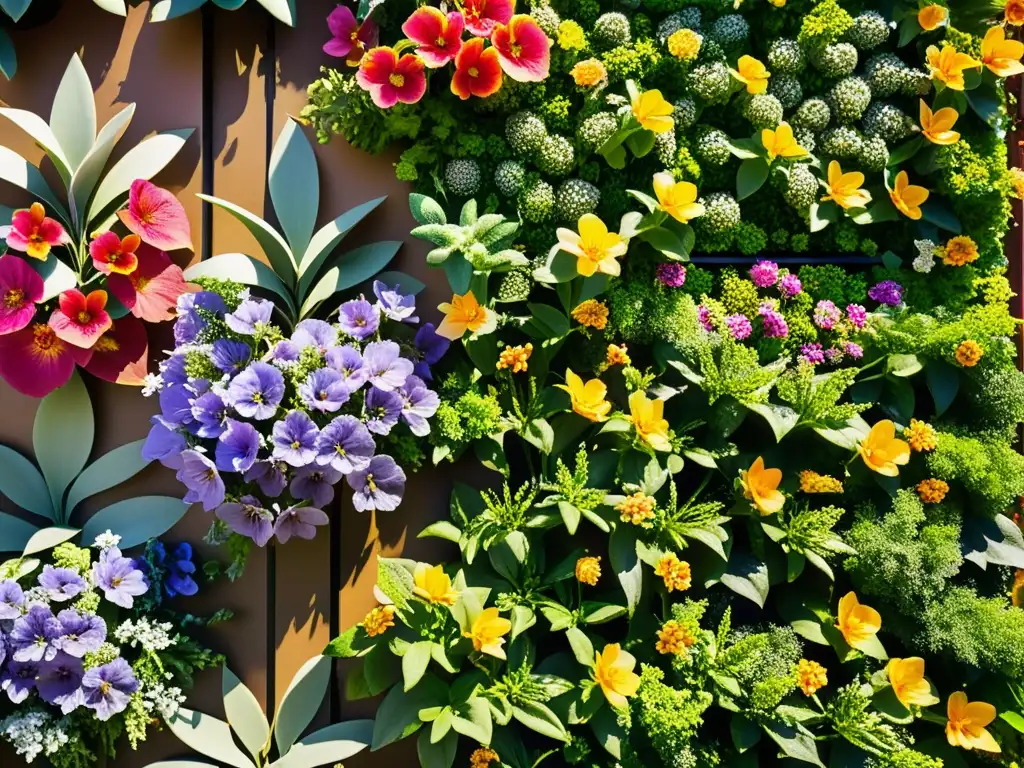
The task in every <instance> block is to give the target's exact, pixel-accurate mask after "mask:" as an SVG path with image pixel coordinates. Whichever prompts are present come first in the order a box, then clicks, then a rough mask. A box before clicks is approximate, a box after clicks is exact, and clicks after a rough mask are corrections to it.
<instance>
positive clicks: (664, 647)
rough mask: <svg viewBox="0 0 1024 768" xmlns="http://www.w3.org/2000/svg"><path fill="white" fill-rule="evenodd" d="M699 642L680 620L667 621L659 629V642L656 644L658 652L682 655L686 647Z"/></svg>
mask: <svg viewBox="0 0 1024 768" xmlns="http://www.w3.org/2000/svg"><path fill="white" fill-rule="evenodd" d="M695 642H697V638H696V637H694V636H693V633H692V632H691V631H690V630H689V629H687V628H686V627H684V626H683V625H682V624H680V623H679V622H678V621H666V622H665V623H664V624H663V625H662V627H661V629H660V630H658V642H657V643H655V644H654V647H655V649H656V650H657V651H658V653H663V654H665V655H666V656H667V655H669V654H672V655H673V656H680V655H682V654H683V653H686V649H687V648H689V647H690V646H692V645H693V644H694V643H695Z"/></svg>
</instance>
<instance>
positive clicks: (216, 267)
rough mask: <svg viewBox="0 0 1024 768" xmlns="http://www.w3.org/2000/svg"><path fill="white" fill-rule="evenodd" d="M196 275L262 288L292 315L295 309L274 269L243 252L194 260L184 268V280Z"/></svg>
mask: <svg viewBox="0 0 1024 768" xmlns="http://www.w3.org/2000/svg"><path fill="white" fill-rule="evenodd" d="M197 277H215V278H217V279H219V280H234V281H235V282H238V283H242V284H244V285H251V286H254V287H259V288H264V289H266V290H268V291H272V292H273V293H274V294H275V295H276V296H278V297H279V298H280V299H281V300H282V301H283V302H284V304H285V305H286V306H287V308H288V310H289V311H290V312H291V314H292V315H294V314H295V313H296V311H297V307H296V306H295V300H294V298H293V297H292V292H291V290H290V289H289V288H288V286H286V285H285V284H284V283H283V282H281V278H279V277H278V276H277V274H276V273H275V272H274V270H272V269H271V268H270V267H268V266H267V265H266V264H264V263H263V262H262V261H257V260H256V259H253V258H250V257H249V256H246V255H245V254H244V253H221V254H219V255H217V256H214V257H213V258H212V259H206V260H205V261H199V262H196V263H195V264H193V265H192V266H191V267H189V268H188V269H186V270H185V279H186V280H194V279H196V278H197Z"/></svg>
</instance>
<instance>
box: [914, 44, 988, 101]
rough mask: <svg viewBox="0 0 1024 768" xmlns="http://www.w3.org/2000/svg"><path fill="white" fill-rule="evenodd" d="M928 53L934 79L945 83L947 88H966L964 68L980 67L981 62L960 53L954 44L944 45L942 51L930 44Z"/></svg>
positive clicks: (956, 89) (928, 61)
mask: <svg viewBox="0 0 1024 768" xmlns="http://www.w3.org/2000/svg"><path fill="white" fill-rule="evenodd" d="M926 54H927V57H928V58H927V64H928V71H929V72H931V76H932V78H933V79H935V80H938V81H939V82H941V83H945V84H946V87H947V88H952V89H953V90H954V91H962V90H963V89H964V70H965V69H973V68H974V67H980V66H981V62H980V61H978V60H977V59H974V58H972V57H970V56H968V55H967V54H966V53H960V52H959V51H958V50H957V49H956V48H954V47H953V46H952V45H945V44H944V45H943V46H942V50H941V51H940V50H939V49H938V48H937V47H935V46H934V45H929V46H928V50H927V51H926Z"/></svg>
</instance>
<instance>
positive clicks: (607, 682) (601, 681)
mask: <svg viewBox="0 0 1024 768" xmlns="http://www.w3.org/2000/svg"><path fill="white" fill-rule="evenodd" d="M635 666H636V659H635V658H634V657H633V654H631V653H629V652H627V651H624V650H622V648H621V647H620V646H619V644H618V643H615V644H614V645H606V646H605V647H604V651H603V652H602V651H598V652H597V653H596V654H595V655H594V680H596V681H597V684H598V685H599V686H601V691H602V692H603V693H604V697H605V698H606V699H608V703H609V704H611V705H612V706H613V707H615V708H616V709H624V708H625V706H626V698H627V697H629V696H635V695H636V691H637V688H639V687H640V676H639V675H637V674H635V673H634V672H633V668H634V667H635Z"/></svg>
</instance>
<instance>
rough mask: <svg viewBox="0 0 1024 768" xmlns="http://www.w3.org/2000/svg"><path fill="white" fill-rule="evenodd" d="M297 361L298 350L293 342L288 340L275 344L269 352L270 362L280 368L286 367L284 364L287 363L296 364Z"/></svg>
mask: <svg viewBox="0 0 1024 768" xmlns="http://www.w3.org/2000/svg"><path fill="white" fill-rule="evenodd" d="M298 361H299V348H298V346H296V345H295V343H294V342H292V341H289V340H288V339H285V340H284V341H279V342H277V344H275V345H274V348H273V349H272V350H271V352H270V362H272V363H274V364H275V365H277V366H278V367H280V368H284V367H287V366H286V364H288V363H297V362H298Z"/></svg>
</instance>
